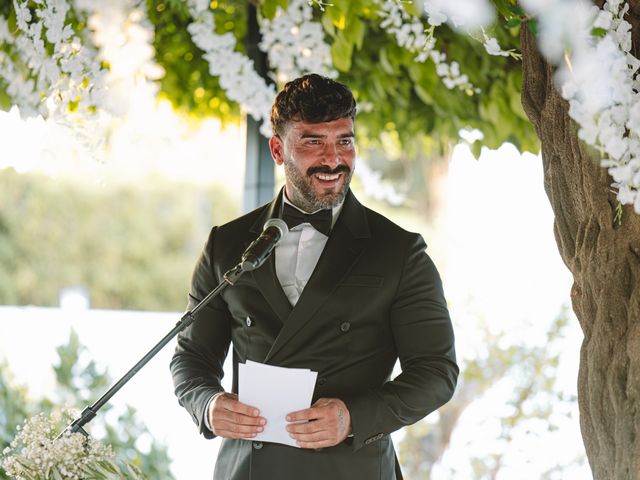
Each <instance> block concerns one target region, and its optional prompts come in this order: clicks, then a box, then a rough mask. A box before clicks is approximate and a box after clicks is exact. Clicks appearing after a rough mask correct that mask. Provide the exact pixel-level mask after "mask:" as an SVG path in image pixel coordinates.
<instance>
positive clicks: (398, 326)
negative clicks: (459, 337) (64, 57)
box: [343, 236, 458, 450]
mask: <svg viewBox="0 0 640 480" xmlns="http://www.w3.org/2000/svg"><path fill="white" fill-rule="evenodd" d="M425 248H426V244H425V243H424V240H423V239H422V237H420V236H415V237H414V240H413V243H412V245H410V247H409V248H408V249H407V255H406V257H405V262H404V267H403V269H402V275H401V278H400V281H399V283H398V287H397V291H396V293H395V295H394V299H393V301H392V304H391V306H390V311H389V321H390V325H391V331H392V333H393V339H394V342H395V346H396V349H397V352H398V357H399V359H400V366H401V369H402V373H400V374H399V375H398V376H397V377H395V378H394V379H393V380H391V381H388V382H386V383H385V384H384V385H382V386H381V387H380V388H377V389H373V390H369V391H366V392H363V393H362V394H358V395H355V396H353V397H351V398H345V399H343V400H344V402H345V404H346V405H347V408H348V409H349V413H350V415H351V424H352V427H353V435H354V438H353V443H352V445H353V448H354V449H355V450H357V449H359V448H361V447H363V446H364V445H368V444H369V443H371V442H373V441H376V440H379V439H380V438H381V437H382V436H383V435H385V434H388V433H391V432H393V431H395V430H397V429H399V428H401V427H403V426H405V425H410V424H413V423H415V422H417V421H418V420H420V419H422V418H423V417H425V416H426V415H428V414H429V413H431V412H433V411H434V410H436V409H438V408H439V407H440V406H442V405H444V404H445V403H446V402H447V401H449V399H450V398H451V397H452V395H453V392H454V390H455V386H456V382H457V378H458V366H457V364H456V359H455V349H454V335H453V327H452V325H451V319H450V317H449V311H448V309H447V305H446V300H445V297H444V292H443V289H442V282H441V280H440V275H439V274H438V271H437V269H436V267H435V265H434V264H433V262H432V260H431V258H429V256H428V255H427V254H426V252H425Z"/></svg>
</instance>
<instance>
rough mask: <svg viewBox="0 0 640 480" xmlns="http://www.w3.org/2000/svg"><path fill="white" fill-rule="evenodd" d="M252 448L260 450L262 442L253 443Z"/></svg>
mask: <svg viewBox="0 0 640 480" xmlns="http://www.w3.org/2000/svg"><path fill="white" fill-rule="evenodd" d="M253 448H255V449H256V450H260V449H261V448H262V442H253Z"/></svg>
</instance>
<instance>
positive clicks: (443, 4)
mask: <svg viewBox="0 0 640 480" xmlns="http://www.w3.org/2000/svg"><path fill="white" fill-rule="evenodd" d="M422 7H423V9H424V12H425V13H426V15H427V18H428V22H429V25H433V26H434V27H437V26H439V25H442V24H443V23H445V22H449V23H450V24H451V26H452V27H454V28H460V27H464V28H466V29H471V30H477V29H479V28H482V27H486V26H487V25H489V24H491V23H492V22H493V20H494V13H493V8H492V6H491V4H490V3H489V1H488V0H455V1H451V0H424V1H423V2H422Z"/></svg>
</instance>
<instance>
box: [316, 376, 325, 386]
mask: <svg viewBox="0 0 640 480" xmlns="http://www.w3.org/2000/svg"><path fill="white" fill-rule="evenodd" d="M325 383H327V379H326V377H320V378H319V379H318V385H324V384H325Z"/></svg>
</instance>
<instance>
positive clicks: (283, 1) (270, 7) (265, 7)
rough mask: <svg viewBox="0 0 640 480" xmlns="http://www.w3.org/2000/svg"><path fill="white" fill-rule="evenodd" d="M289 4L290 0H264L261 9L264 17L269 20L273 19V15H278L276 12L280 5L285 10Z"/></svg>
mask: <svg viewBox="0 0 640 480" xmlns="http://www.w3.org/2000/svg"><path fill="white" fill-rule="evenodd" d="M288 4H289V1H288V0H263V1H262V4H261V8H260V11H261V12H262V16H263V17H264V18H266V19H267V20H273V17H275V16H276V12H277V11H278V7H280V8H282V9H283V10H284V9H286V8H287V5H288Z"/></svg>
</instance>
